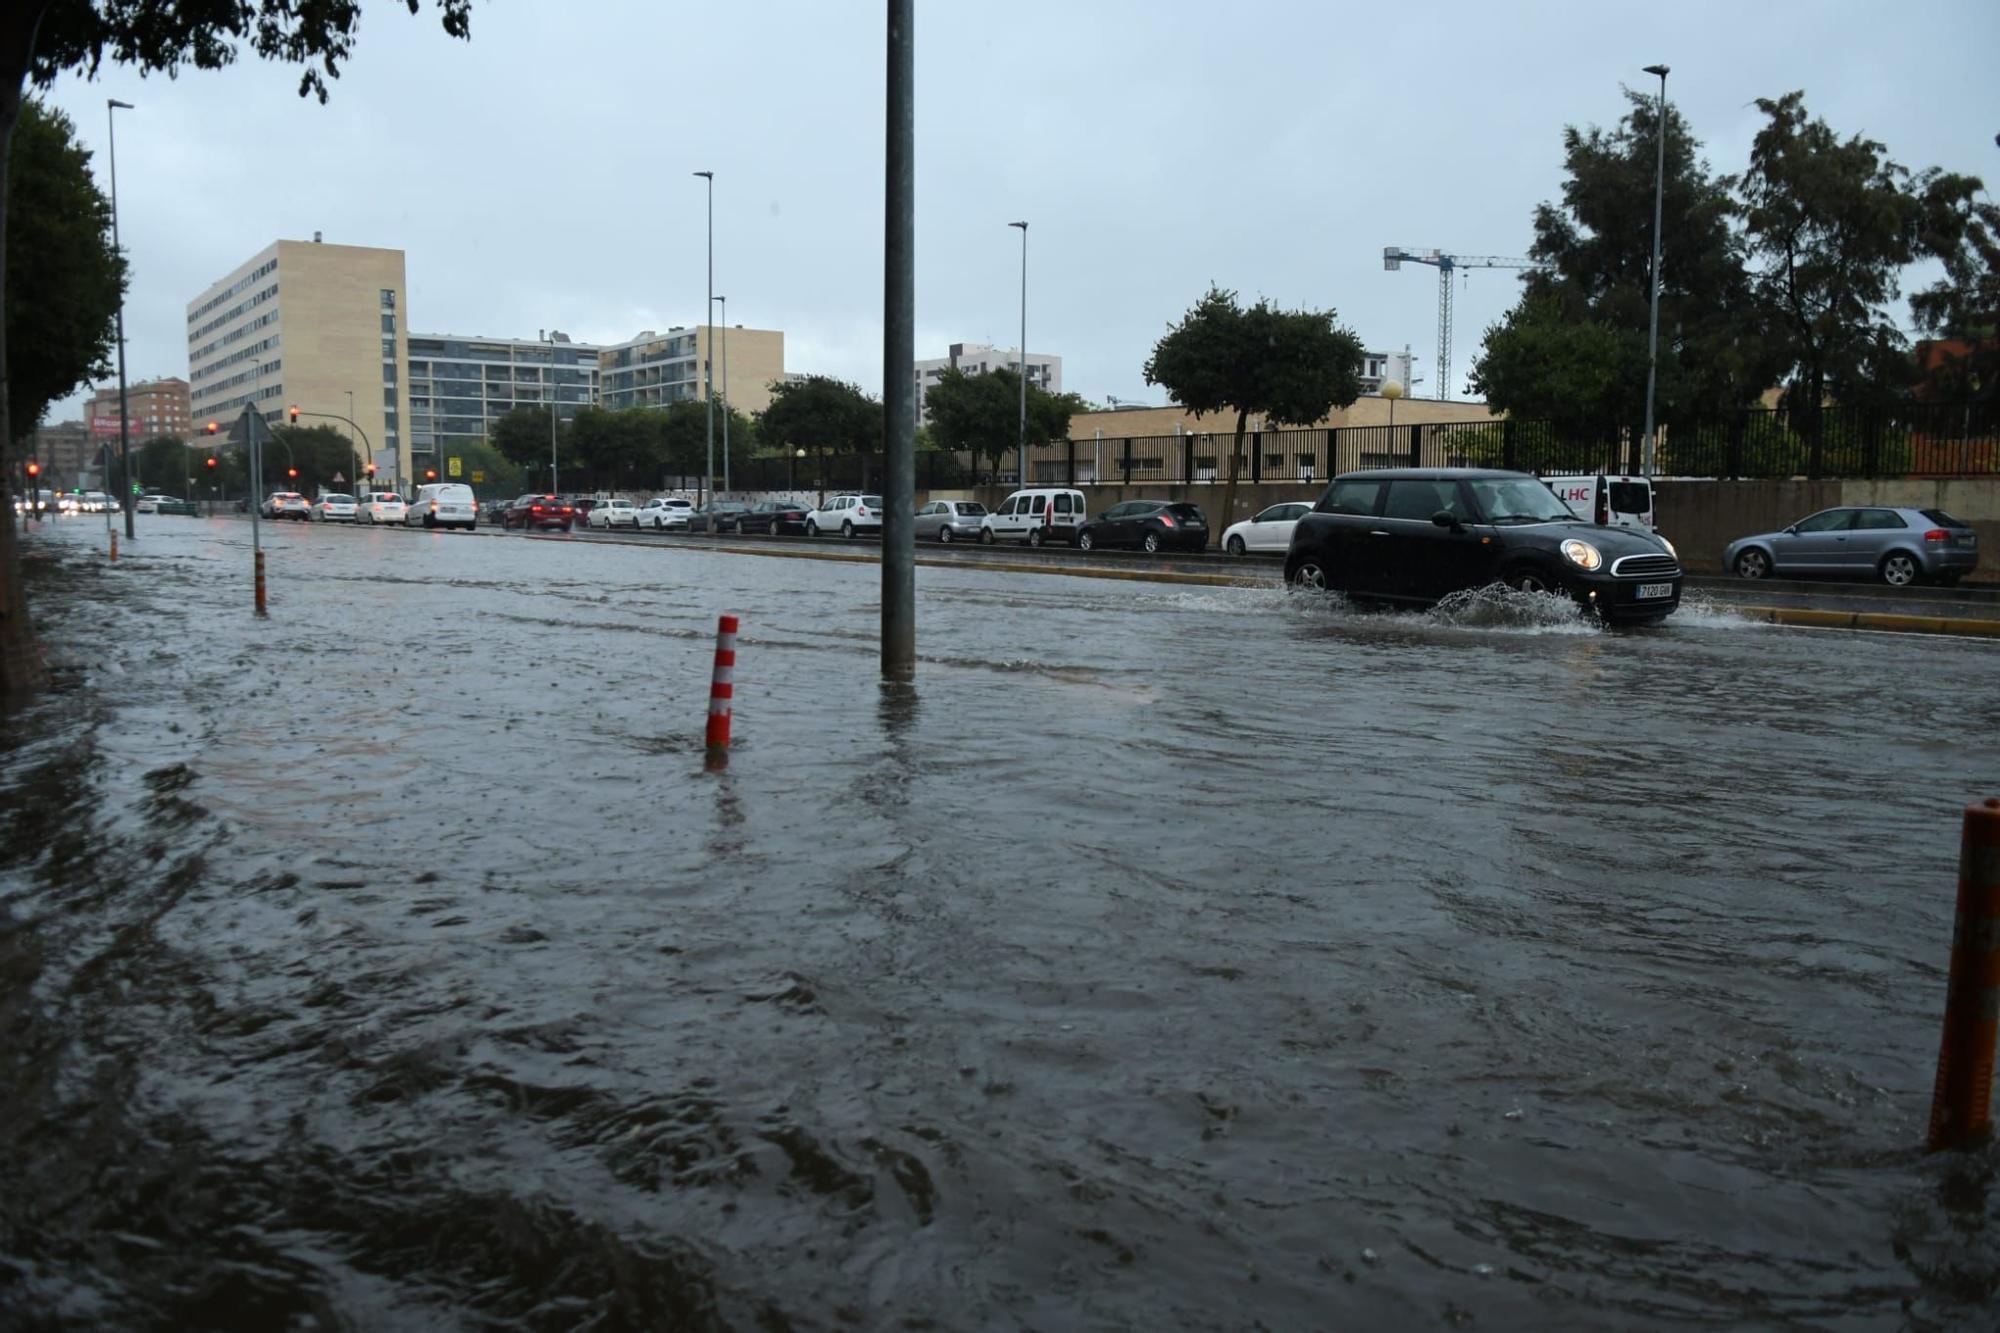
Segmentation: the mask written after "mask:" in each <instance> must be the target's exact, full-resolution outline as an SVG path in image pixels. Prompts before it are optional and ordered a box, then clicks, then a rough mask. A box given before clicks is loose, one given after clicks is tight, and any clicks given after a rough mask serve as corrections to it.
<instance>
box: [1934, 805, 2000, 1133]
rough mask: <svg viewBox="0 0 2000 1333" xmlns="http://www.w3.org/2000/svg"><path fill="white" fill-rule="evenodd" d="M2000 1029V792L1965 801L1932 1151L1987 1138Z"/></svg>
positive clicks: (1990, 1120) (1936, 1091) (1939, 1049)
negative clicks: (1999, 794) (1995, 1049)
mask: <svg viewBox="0 0 2000 1333" xmlns="http://www.w3.org/2000/svg"><path fill="white" fill-rule="evenodd" d="M1996 1033H2000V796H1989V797H1987V798H1986V799H1985V800H1984V801H1981V802H1978V803H1976V804H1973V805H1968V806H1966V807H1965V828H1964V831H1963V833H1962V834H1961V837H1960V842H1959V853H1958V915H1957V918H1956V919H1955V920H1954V922H1953V923H1952V931H1951V980H1950V982H1949V983H1947V988H1946V990H1945V1000H1944V1038H1943V1040H1942V1041H1941V1042H1940V1043H1939V1046H1938V1069H1937V1087H1936V1090H1935V1091H1934V1092H1933V1093H1932V1094H1931V1127H1930V1138H1929V1141H1928V1143H1927V1145H1926V1147H1927V1149H1928V1151H1931V1152H1936V1151H1937V1150H1939V1149H1940V1148H1958V1147H1964V1146H1966V1145H1968V1144H1971V1143H1974V1142H1977V1141H1978V1140H1980V1139H1983V1138H1984V1137H1985V1136H1986V1134H1987V1133H1988V1131H1989V1130H1990V1129H1991V1127H1992V1123H1993V1116H1992V1111H1993V1046H1994V1038H1995V1036H1996Z"/></svg>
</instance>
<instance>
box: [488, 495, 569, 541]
mask: <svg viewBox="0 0 2000 1333" xmlns="http://www.w3.org/2000/svg"><path fill="white" fill-rule="evenodd" d="M575 522H576V507H575V506H574V505H567V504H564V503H563V502H562V498H561V497H560V496H555V495H524V496H522V497H521V498H520V499H518V500H516V501H514V503H513V504H510V505H508V506H507V508H506V511H505V512H504V513H502V514H501V515H500V526H501V527H503V528H528V529H533V530H537V531H539V530H542V529H546V528H559V529H561V530H562V531H564V532H568V531H569V530H570V527H571V525H573V524H574V523H575Z"/></svg>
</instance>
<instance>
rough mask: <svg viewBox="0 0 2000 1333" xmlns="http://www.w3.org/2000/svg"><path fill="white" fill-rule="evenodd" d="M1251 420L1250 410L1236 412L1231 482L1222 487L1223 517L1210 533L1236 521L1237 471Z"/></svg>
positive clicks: (1231, 456)
mask: <svg viewBox="0 0 2000 1333" xmlns="http://www.w3.org/2000/svg"><path fill="white" fill-rule="evenodd" d="M1249 420H1250V409H1249V408H1247V407H1242V408H1238V409H1237V410H1236V443H1235V444H1233V445H1231V446H1230V449H1229V480H1228V481H1227V482H1225V483H1224V484H1223V487H1222V517H1221V518H1220V519H1218V520H1214V521H1213V522H1212V523H1211V525H1210V531H1222V530H1226V529H1227V528H1228V527H1229V525H1230V524H1231V523H1234V522H1235V521H1236V470H1237V468H1238V467H1240V466H1241V460H1242V458H1243V427H1244V426H1245V425H1246V424H1247V423H1248V422H1249ZM1218 524H1219V527H1218V526H1217V525H1218Z"/></svg>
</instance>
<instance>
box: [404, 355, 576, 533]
mask: <svg viewBox="0 0 2000 1333" xmlns="http://www.w3.org/2000/svg"><path fill="white" fill-rule="evenodd" d="M431 438H433V439H436V438H437V437H436V436H435V435H433V436H432V437H431ZM556 467H557V464H556V339H555V330H553V329H551V330H549V492H550V494H559V493H560V492H561V491H562V487H561V485H559V484H558V477H557V474H556Z"/></svg>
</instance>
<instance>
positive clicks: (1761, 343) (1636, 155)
mask: <svg viewBox="0 0 2000 1333" xmlns="http://www.w3.org/2000/svg"><path fill="white" fill-rule="evenodd" d="M1625 95H1626V98H1627V99H1628V101H1629V102H1630V104H1631V106H1630V109H1629V110H1628V111H1627V112H1626V114H1625V117H1624V119H1623V120H1621V121H1620V122H1619V124H1618V126H1617V127H1616V128H1615V129H1612V130H1610V131H1606V130H1603V129H1600V128H1598V127H1596V126H1592V127H1590V128H1589V129H1587V130H1580V129H1578V128H1577V127H1575V126H1568V127H1566V128H1565V129H1564V131H1563V162H1564V169H1565V172H1566V177H1565V179H1564V182H1563V186H1562V200H1561V202H1560V203H1559V204H1557V203H1544V204H1542V205H1541V206H1539V207H1538V208H1537V209H1536V210H1535V219H1534V227H1535V241H1534V244H1533V245H1532V246H1531V247H1530V249H1529V253H1530V254H1531V255H1532V256H1533V257H1534V258H1535V259H1537V260H1540V261H1541V262H1542V264H1543V266H1544V267H1542V268H1539V269H1535V270H1533V271H1530V272H1528V273H1526V274H1524V275H1523V279H1522V281H1523V283H1524V290H1523V291H1522V294H1521V300H1520V302H1519V304H1517V305H1516V306H1515V307H1514V309H1512V310H1511V311H1509V312H1508V313H1507V315H1506V316H1505V317H1504V318H1502V320H1501V321H1500V322H1499V323H1497V324H1495V325H1493V326H1492V327H1491V328H1489V329H1488V330H1487V331H1486V342H1485V346H1484V347H1483V349H1482V350H1481V352H1480V355H1479V358H1478V360H1476V361H1475V362H1474V363H1473V369H1472V376H1471V380H1472V386H1473V390H1474V392H1476V393H1478V394H1480V395H1482V396H1483V397H1484V398H1485V399H1486V401H1487V402H1488V403H1489V404H1490V405H1492V406H1494V407H1496V408H1499V409H1501V410H1503V411H1506V412H1508V413H1511V414H1512V415H1515V416H1520V417H1535V418H1546V419H1549V420H1552V421H1555V422H1558V423H1563V426H1564V428H1565V431H1566V433H1569V434H1572V435H1573V434H1576V433H1579V432H1592V433H1596V432H1602V431H1603V430H1604V429H1606V428H1607V427H1615V426H1619V425H1632V426H1637V425H1639V424H1640V423H1641V422H1642V421H1643V419H1644V415H1645V397H1646V370H1647V367H1646V358H1647V339H1648V327H1649V322H1650V319H1651V313H1652V311H1651V289H1650V280H1651V275H1652V264H1653V200H1654V182H1655V171H1656V169H1657V165H1658V164H1657V154H1658V151H1659V140H1658V138H1657V135H1658V130H1659V124H1660V121H1659V104H1658V102H1657V101H1656V100H1655V99H1654V98H1651V97H1648V96H1645V95H1643V94H1640V93H1635V92H1631V91H1629V90H1628V91H1627V92H1626V94H1625ZM1666 129H1667V139H1666V163H1665V168H1666V170H1665V177H1664V191H1663V194H1662V208H1661V235H1660V252H1661V253H1660V347H1659V354H1658V387H1657V390H1656V393H1655V404H1656V408H1655V416H1656V419H1657V420H1659V421H1660V422H1662V423H1664V424H1668V425H1683V424H1694V423H1701V422H1711V421H1718V420H1721V419H1723V418H1725V417H1726V416H1727V415H1728V414H1730V413H1731V412H1734V411H1737V410H1739V409H1741V408H1743V407H1745V406H1748V405H1749V404H1750V403H1753V402H1755V401H1756V399H1757V396H1758V395H1759V394H1760V393H1762V392H1763V390H1764V389H1765V388H1766V387H1767V386H1768V384H1769V383H1770V377H1771V375H1772V374H1773V373H1774V367H1773V364H1772V362H1773V356H1772V350H1771V339H1770V336H1769V333H1768V330H1767V328H1766V322H1765V320H1764V319H1763V317H1762V315H1761V312H1760V311H1759V309H1758V307H1757V305H1756V303H1755V302H1754V301H1752V300H1751V299H1750V275H1749V271H1748V269H1747V267H1746V265H1745V258H1744V247H1743V242H1742V238H1741V236H1740V235H1739V233H1738V231H1737V229H1736V225H1735V224H1736V219H1737V217H1738V216H1739V214H1740V213H1741V208H1740V206H1739V205H1738V204H1737V203H1736V201H1735V199H1734V198H1733V197H1732V195H1731V194H1730V187H1731V185H1732V184H1733V182H1732V181H1731V180H1730V178H1729V177H1727V176H1717V175H1713V174H1711V172H1710V171H1709V169H1708V166H1707V164H1706V163H1705V162H1704V161H1702V159H1701V157H1700V152H1701V144H1700V142H1699V141H1698V140H1697V139H1695V138H1694V136H1693V134H1692V133H1691V132H1690V131H1689V129H1688V126H1687V123H1686V122H1685V121H1684V120H1682V119H1681V116H1680V113H1679V112H1678V111H1676V110H1674V109H1673V108H1672V107H1669V108H1668V109H1667V120H1666Z"/></svg>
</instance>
